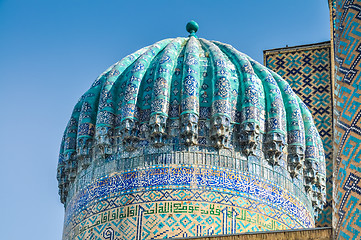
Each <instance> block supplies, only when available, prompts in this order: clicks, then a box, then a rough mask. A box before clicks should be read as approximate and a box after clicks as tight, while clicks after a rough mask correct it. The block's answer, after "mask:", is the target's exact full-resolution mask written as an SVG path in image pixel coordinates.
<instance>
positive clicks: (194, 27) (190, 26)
mask: <svg viewBox="0 0 361 240" xmlns="http://www.w3.org/2000/svg"><path fill="white" fill-rule="evenodd" d="M198 28H199V26H198V23H196V22H195V21H193V20H192V21H190V22H188V23H187V26H186V29H187V31H188V32H189V33H190V35H189V36H193V37H197V36H196V32H197V31H198Z"/></svg>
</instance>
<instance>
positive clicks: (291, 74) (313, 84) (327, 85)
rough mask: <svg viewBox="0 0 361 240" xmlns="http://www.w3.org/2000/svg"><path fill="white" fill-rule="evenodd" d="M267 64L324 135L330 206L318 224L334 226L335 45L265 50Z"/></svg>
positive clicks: (326, 205)
mask: <svg viewBox="0 0 361 240" xmlns="http://www.w3.org/2000/svg"><path fill="white" fill-rule="evenodd" d="M263 53H264V65H265V66H266V67H268V68H270V69H272V70H273V71H275V72H276V73H277V74H279V75H280V76H281V77H282V78H283V79H285V80H286V81H287V82H288V83H289V84H290V86H291V88H292V89H293V91H295V93H296V94H297V96H299V97H300V98H301V99H302V101H303V102H304V103H305V104H306V105H307V107H308V109H309V110H310V112H311V114H312V116H313V119H314V122H315V126H316V127H317V130H318V132H319V133H320V136H321V139H322V143H323V147H324V151H325V157H326V176H327V177H326V179H327V181H326V192H327V197H326V204H325V206H324V209H323V210H322V213H321V214H320V216H319V218H318V219H317V221H316V226H318V227H331V225H332V175H333V82H332V75H333V74H332V72H333V66H331V43H330V42H329V41H328V42H322V43H315V44H308V45H302V46H295V47H285V48H278V49H271V50H265V51H263Z"/></svg>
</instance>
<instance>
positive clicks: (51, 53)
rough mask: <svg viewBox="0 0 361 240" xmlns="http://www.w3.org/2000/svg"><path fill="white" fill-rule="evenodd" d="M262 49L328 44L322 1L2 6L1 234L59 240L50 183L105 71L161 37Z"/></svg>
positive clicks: (258, 54) (75, 0)
mask: <svg viewBox="0 0 361 240" xmlns="http://www.w3.org/2000/svg"><path fill="white" fill-rule="evenodd" d="M192 19H193V20H195V21H197V22H198V24H199V26H200V28H199V31H198V33H197V35H198V36H199V37H202V38H206V39H209V40H218V41H222V42H225V43H228V44H231V45H233V46H234V47H235V48H236V49H238V50H240V51H241V52H244V53H246V54H248V55H249V56H251V57H252V58H254V59H256V60H258V61H260V62H263V52H262V51H263V50H265V49H272V48H279V47H284V46H286V45H288V46H295V45H300V44H309V43H315V42H322V41H327V40H329V39H330V32H329V13H328V6H327V1H326V0H302V1H294V0H258V1H252V0H234V1H231V0H230V1H227V0H223V1H212V0H208V1H205V0H192V1H190V0H184V1H170V0H168V1H165V0H164V1H163V0H161V1H121V0H118V1H115V0H107V1H91V0H87V1H85V0H72V1H69V0H62V1H54V0H46V1H45V0H43V1H41V0H23V1H20V0H0V83H1V85H0V103H1V109H2V111H1V115H0V116H1V117H0V133H1V134H0V161H1V167H0V191H1V193H0V212H1V215H2V217H1V218H0V231H1V238H2V239H6V240H7V239H9V240H17V239H28V240H29V239H34V240H35V239H36V240H53V239H54V240H57V239H61V234H62V225H63V216H64V215H63V211H64V209H63V206H62V204H61V203H60V200H59V196H58V193H57V192H58V189H57V181H56V167H57V158H58V152H59V147H60V141H61V137H62V133H63V130H64V129H65V125H66V123H67V121H68V120H69V117H70V114H71V112H72V109H73V106H74V105H75V103H76V101H77V100H78V98H79V97H80V96H81V95H82V94H83V93H84V92H85V91H86V90H87V89H88V88H89V86H90V85H91V83H92V82H93V81H94V80H95V79H96V77H97V76H98V75H99V74H101V73H102V72H103V71H104V70H105V69H107V68H108V67H109V66H110V65H112V64H113V63H115V62H116V61H118V60H120V59H121V58H123V57H125V56H126V55H127V54H130V53H132V52H134V51H136V50H138V49H140V48H142V47H144V46H147V45H150V44H152V43H154V42H157V41H159V40H161V39H164V38H169V37H180V36H183V37H185V36H187V35H188V34H187V32H186V30H185V25H186V23H187V22H188V21H189V20H192Z"/></svg>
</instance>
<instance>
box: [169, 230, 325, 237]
mask: <svg viewBox="0 0 361 240" xmlns="http://www.w3.org/2000/svg"><path fill="white" fill-rule="evenodd" d="M172 239H174V238H172ZM176 239H179V240H180V239H200V240H218V239H219V240H263V239H277V240H298V239H302V240H331V239H332V228H330V227H325V228H309V229H299V230H284V231H267V232H257V233H254V232H252V233H243V234H235V235H218V236H209V237H190V238H176ZM169 240H170V239H169Z"/></svg>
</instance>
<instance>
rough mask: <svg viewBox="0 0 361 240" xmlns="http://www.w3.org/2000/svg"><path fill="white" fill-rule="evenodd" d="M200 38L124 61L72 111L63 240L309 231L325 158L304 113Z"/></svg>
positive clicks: (262, 75) (241, 59) (261, 75)
mask: <svg viewBox="0 0 361 240" xmlns="http://www.w3.org/2000/svg"><path fill="white" fill-rule="evenodd" d="M197 29H198V25H197V24H196V23H195V22H193V21H192V22H190V23H189V24H188V25H187V30H188V31H189V33H190V35H189V37H187V38H175V39H165V40H162V41H160V42H157V43H155V44H153V45H151V46H148V47H145V48H143V49H141V50H139V51H137V52H135V53H133V54H131V55H129V56H127V57H125V58H123V59H122V60H120V61H119V62H117V63H116V64H114V65H113V66H112V67H110V68H109V69H108V70H106V71H105V72H104V73H103V74H101V75H100V76H99V77H98V78H97V79H96V80H95V82H94V83H93V84H92V86H91V88H90V89H89V90H88V91H87V92H86V93H85V94H84V95H83V96H82V97H81V98H80V100H79V102H78V103H77V104H76V106H75V108H74V111H73V113H72V116H71V118H70V121H69V123H68V126H67V127H66V130H65V133H64V137H63V141H62V145H61V150H60V156H59V165H58V181H59V192H60V196H61V201H62V202H63V203H64V206H65V221H64V233H63V239H64V240H68V239H69V240H70V239H88V238H89V237H91V236H93V237H94V238H95V239H97V238H100V239H161V238H176V237H192V236H205V235H221V234H232V233H240V232H249V231H260V230H262V231H267V230H282V229H297V228H309V227H314V219H315V217H317V215H318V213H319V212H320V210H321V209H322V207H323V204H324V202H325V157H324V152H323V148H322V143H321V139H320V137H319V134H318V132H317V130H316V128H315V126H314V124H313V120H312V117H311V114H310V112H309V111H308V109H307V107H306V106H305V104H303V102H302V101H301V100H300V99H299V98H298V97H297V96H296V95H295V93H294V92H293V91H292V89H291V88H290V86H289V85H288V84H287V82H286V81H284V80H283V79H282V78H281V77H280V76H279V75H277V74H275V73H274V72H272V71H271V70H269V69H267V68H266V67H264V66H262V65H261V64H259V63H258V62H256V61H254V60H253V59H251V58H250V57H248V56H247V55H245V54H243V53H240V52H238V51H237V50H236V49H234V48H233V47H232V46H230V45H227V44H224V43H220V42H217V41H208V40H205V39H200V38H198V37H197V36H196V32H197Z"/></svg>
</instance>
